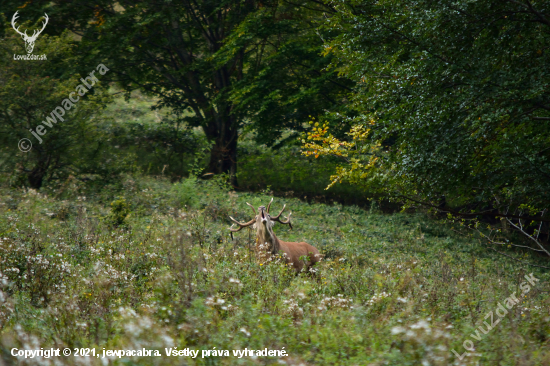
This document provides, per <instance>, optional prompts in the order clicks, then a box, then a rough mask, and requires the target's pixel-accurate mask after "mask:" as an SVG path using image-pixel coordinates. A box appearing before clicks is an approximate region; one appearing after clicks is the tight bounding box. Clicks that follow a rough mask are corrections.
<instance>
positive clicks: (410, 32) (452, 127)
mask: <svg viewBox="0 0 550 366" xmlns="http://www.w3.org/2000/svg"><path fill="white" fill-rule="evenodd" d="M331 4H332V5H334V7H335V11H334V12H333V13H331V14H330V16H329V17H328V19H327V21H326V22H325V23H324V24H323V26H324V27H325V28H327V29H329V30H333V31H334V32H333V33H334V34H337V36H336V37H335V38H333V39H332V40H330V41H328V42H327V44H326V51H325V52H326V53H327V54H331V55H334V56H335V62H336V63H335V65H334V66H335V67H338V69H339V71H340V72H341V73H342V74H343V75H345V76H347V77H349V78H351V79H353V80H354V81H355V82H356V83H357V84H356V87H355V90H354V92H353V93H352V94H351V98H350V101H351V103H350V108H351V109H352V110H353V111H355V113H356V117H353V118H351V117H350V118H349V121H350V122H349V123H352V124H353V125H355V126H356V127H359V128H360V129H361V131H362V132H368V133H366V134H365V135H363V136H360V137H358V136H356V141H355V143H353V144H351V145H349V146H346V145H340V144H338V143H337V144H335V145H332V146H331V145H330V143H331V142H334V141H330V139H321V140H322V141H321V143H320V145H322V146H318V147H319V148H320V149H321V147H323V148H324V150H323V153H327V154H334V153H335V154H337V155H340V156H342V152H345V153H344V154H345V155H346V156H345V157H346V158H347V161H346V162H343V165H342V167H343V168H344V169H343V170H341V171H340V172H339V174H338V179H347V180H348V181H351V182H353V183H357V184H361V185H364V186H367V187H369V190H371V191H375V190H377V191H382V192H384V193H385V194H386V195H388V196H393V197H398V198H400V199H404V198H411V199H414V200H417V201H420V202H423V203H425V204H428V205H432V206H435V207H438V206H439V207H443V208H447V209H448V210H449V208H450V207H453V208H455V209H456V210H457V211H459V210H461V209H460V208H461V207H462V209H463V213H466V214H467V213H469V212H470V210H472V212H475V213H476V214H484V213H486V214H490V215H494V214H501V215H508V217H509V218H513V217H514V215H516V216H521V217H524V218H526V219H532V218H533V217H534V216H537V217H539V218H540V213H541V212H543V211H544V210H546V212H547V209H548V207H550V195H549V193H548V192H549V190H550V186H549V182H550V179H548V178H549V177H550V123H549V121H550V114H549V112H548V111H549V110H550V105H549V104H548V100H549V97H550V89H549V87H548V86H549V83H550V73H549V72H548V70H549V66H550V54H549V52H548V40H549V39H550V38H549V36H550V22H549V20H548V19H550V7H549V6H550V5H549V4H548V3H547V2H536V3H535V2H529V1H497V2H491V1H475V2H472V1H442V2H441V1H440V2H433V1H424V0H420V1H408V2H405V3H403V2H402V1H393V0H390V1H353V0H351V1H338V2H331ZM342 118H343V119H344V120H345V119H346V117H344V116H342ZM367 130H368V131H367ZM337 142H339V141H337ZM377 144H380V145H381V146H380V147H377ZM338 150H340V152H338ZM372 154H375V156H377V157H378V159H377V160H376V163H375V164H370V165H369V164H368V163H370V162H372V160H371V158H372V156H373V155H372ZM450 211H453V210H450ZM545 217H546V220H547V219H548V216H545Z"/></svg>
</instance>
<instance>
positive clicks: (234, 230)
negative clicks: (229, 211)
mask: <svg viewBox="0 0 550 366" xmlns="http://www.w3.org/2000/svg"><path fill="white" fill-rule="evenodd" d="M229 218H230V219H231V221H233V222H234V223H235V224H237V225H239V228H238V229H233V225H231V227H230V228H229V231H231V239H233V233H236V232H237V231H240V230H241V229H242V228H243V227H247V226H250V225H252V224H254V223H255V222H256V219H255V218H254V219H252V220H250V221H249V222H246V223H244V224H243V223H240V222H238V221H237V220H235V219H234V218H232V217H231V216H229Z"/></svg>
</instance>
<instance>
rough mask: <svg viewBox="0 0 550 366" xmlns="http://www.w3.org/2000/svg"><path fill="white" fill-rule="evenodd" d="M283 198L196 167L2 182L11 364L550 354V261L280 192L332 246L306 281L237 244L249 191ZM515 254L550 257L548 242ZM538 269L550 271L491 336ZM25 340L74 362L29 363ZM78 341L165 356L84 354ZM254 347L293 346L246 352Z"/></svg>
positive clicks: (505, 358)
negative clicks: (176, 176)
mask: <svg viewBox="0 0 550 366" xmlns="http://www.w3.org/2000/svg"><path fill="white" fill-rule="evenodd" d="M289 196H291V195H289ZM270 198H271V192H269V191H264V192H259V193H247V192H235V191H233V190H231V189H230V187H228V186H227V185H226V184H224V183H223V181H222V180H219V179H213V180H209V181H202V180H199V179H196V178H189V179H185V180H183V181H181V182H179V183H170V182H169V180H168V179H160V178H158V179H157V178H148V177H140V176H127V177H125V178H124V179H123V181H122V182H121V183H120V184H119V185H113V186H105V187H102V188H101V189H98V188H97V186H95V188H94V189H93V190H92V189H90V188H89V185H87V183H85V182H82V181H80V180H76V179H72V180H69V181H67V182H66V183H65V184H64V185H62V186H60V187H57V188H56V189H51V188H47V187H46V188H44V189H42V190H41V191H40V192H37V191H34V190H24V189H14V188H1V189H0V355H1V356H0V364H5V365H19V364H28V365H46V364H62V365H65V364H66V365H88V364H89V365H106V364H112V365H172V364H174V365H176V364H177V365H181V364H183V365H264V364H265V365H270V364H273V365H275V364H283V365H475V364H479V365H548V364H550V348H549V346H550V313H549V305H550V297H549V295H548V292H549V291H550V285H549V282H548V280H549V279H550V275H549V273H548V271H547V270H546V269H543V268H539V267H533V266H527V265H525V264H524V263H522V262H520V261H517V260H513V259H511V258H509V257H506V256H504V255H502V254H500V253H498V252H495V251H493V250H490V248H488V247H487V246H486V244H485V243H484V242H483V241H481V240H480V239H479V238H478V237H471V236H467V235H466V233H465V232H463V231H461V228H460V226H456V227H455V226H452V225H451V224H449V223H445V222H439V221H437V220H436V219H435V218H433V217H429V216H427V215H426V214H424V213H414V214H410V213H396V214H392V215H389V214H382V213H381V212H380V210H379V209H378V206H377V204H376V202H373V204H372V205H371V208H370V209H367V210H364V209H360V208H358V207H356V206H342V205H339V204H319V203H307V202H304V201H300V200H298V199H297V198H293V197H275V200H274V203H273V206H272V207H273V210H278V209H280V208H281V207H282V205H283V203H286V204H287V207H288V208H289V209H290V210H291V211H292V217H293V226H294V230H292V231H291V230H289V228H288V227H286V226H283V225H276V226H275V228H274V230H275V232H276V234H277V235H278V236H279V237H280V238H281V239H283V240H287V241H306V242H308V243H310V244H312V245H314V246H316V247H317V248H318V249H319V250H320V251H321V253H322V254H323V256H324V259H323V261H322V262H321V263H320V264H319V265H318V268H317V269H318V272H317V274H311V273H302V274H300V275H295V273H294V272H293V270H291V269H289V268H288V267H287V266H286V265H284V264H283V263H281V262H280V261H279V260H273V261H270V262H261V263H260V262H258V261H257V259H256V258H255V255H254V252H253V251H252V247H253V246H254V233H253V232H250V231H248V230H242V231H241V232H239V233H236V234H235V235H234V237H235V238H234V240H232V239H231V237H230V236H229V231H228V230H227V228H228V227H229V226H230V221H229V218H228V217H229V215H231V216H233V217H235V218H236V219H238V220H248V219H250V216H251V210H250V208H249V207H248V206H246V204H245V202H250V203H251V204H253V205H254V206H256V207H257V206H259V205H261V204H264V205H265V204H267V202H268V201H269V199H270ZM512 239H513V238H512ZM498 250H499V252H501V253H503V254H506V255H509V256H512V257H514V258H517V259H519V260H521V261H524V262H530V263H535V264H539V265H543V266H544V265H545V261H544V258H538V257H536V256H535V255H534V254H533V253H531V252H519V251H518V250H519V249H515V250H513V248H506V247H504V248H498ZM531 273H533V276H534V277H535V278H537V279H539V282H536V284H535V285H533V286H532V288H531V289H530V291H529V292H528V293H526V294H525V295H522V297H519V298H518V300H519V303H518V304H515V306H514V307H512V308H511V309H510V310H509V311H508V313H507V314H506V315H505V316H504V317H502V319H501V320H500V322H499V323H498V324H496V325H494V327H493V329H491V330H489V331H488V332H487V334H484V333H479V331H478V332H477V333H476V330H478V329H479V327H480V326H483V328H484V329H487V328H486V327H485V325H483V324H484V322H488V320H487V318H486V317H487V314H488V313H489V312H491V311H494V310H495V309H496V308H497V307H498V304H499V303H503V302H504V301H505V300H506V299H507V298H508V297H509V296H510V294H512V293H515V294H516V295H519V294H520V293H521V291H520V287H519V286H520V285H521V283H523V282H525V277H524V276H525V275H528V274H531ZM472 335H474V336H472ZM465 340H470V341H471V343H472V344H473V347H474V348H473V349H472V350H471V351H470V352H469V353H470V355H465V356H464V357H463V358H462V360H460V358H459V357H457V356H456V355H455V354H454V353H453V352H452V350H453V349H454V350H455V351H456V353H458V354H459V355H462V354H464V352H465V350H464V346H463V345H464V342H465ZM468 345H469V343H468ZM13 348H17V349H21V350H25V349H28V350H30V349H35V350H36V349H40V348H44V349H48V348H59V349H63V348H70V349H71V350H73V355H71V356H68V357H67V356H60V357H51V358H47V359H46V358H43V357H35V358H27V359H24V358H17V357H14V356H12V355H11V352H12V349H13ZM76 348H78V349H81V348H85V349H86V348H94V349H95V350H96V353H98V352H99V353H101V354H102V352H103V349H105V350H142V349H146V350H157V351H158V352H159V353H160V354H161V356H132V355H128V356H127V355H124V356H120V357H119V356H118V355H111V356H109V357H106V358H103V357H99V358H98V357H82V356H80V357H77V356H74V349H76ZM168 349H171V350H186V349H187V350H194V351H200V352H199V354H198V356H197V357H196V358H192V357H189V356H173V355H172V356H167V355H166V352H167V350H168ZM244 349H248V350H251V349H252V350H265V349H267V350H279V351H280V350H284V351H285V353H286V354H287V356H281V355H280V354H279V355H275V356H274V355H273V354H271V355H269V354H268V355H267V356H264V355H246V356H243V357H241V358H239V357H238V356H233V354H232V351H233V350H244ZM203 350H204V351H207V350H210V351H212V350H216V351H219V350H227V351H228V353H230V355H229V356H223V354H224V352H221V354H222V356H218V355H213V354H214V352H210V353H209V354H210V355H209V356H205V357H202V351H203ZM217 353H218V352H216V353H215V354H217ZM182 354H183V352H182Z"/></svg>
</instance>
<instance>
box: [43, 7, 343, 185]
mask: <svg viewBox="0 0 550 366" xmlns="http://www.w3.org/2000/svg"><path fill="white" fill-rule="evenodd" d="M308 5H309V6H308ZM35 8H39V9H42V10H43V11H44V12H48V13H49V14H50V16H51V17H58V18H63V20H64V22H63V24H60V23H54V24H52V25H51V26H50V27H49V28H48V30H47V31H48V32H51V33H56V32H59V31H60V29H64V28H69V29H71V30H72V31H74V32H75V33H76V34H78V35H79V37H81V38H80V41H79V42H75V43H74V45H75V47H77V50H76V52H75V53H76V55H78V57H77V63H78V66H79V67H86V65H95V64H97V63H99V62H101V63H104V64H106V65H108V67H110V68H113V69H115V70H116V72H115V73H113V74H112V75H111V78H112V79H111V80H113V81H117V82H118V84H119V85H120V86H122V87H123V88H124V89H125V90H126V91H127V92H130V91H132V90H135V89H140V90H142V91H144V92H147V93H150V94H153V95H155V96H157V97H158V98H159V99H158V106H159V107H162V106H168V107H170V108H172V109H173V111H174V113H175V117H176V118H175V122H176V123H179V122H184V123H186V124H187V125H190V126H193V127H198V126H200V127H201V128H202V129H203V131H204V134H205V136H206V138H207V139H208V140H209V141H210V142H211V143H212V147H211V149H210V161H209V163H208V170H209V172H211V173H216V174H219V173H229V174H230V176H231V179H232V183H233V184H234V185H236V184H237V181H236V176H235V174H236V169H237V160H238V159H237V158H238V157H237V139H238V136H239V133H240V131H241V129H242V128H243V127H245V126H246V128H248V129H254V130H256V131H257V132H258V134H257V136H258V139H259V140H261V141H262V142H267V143H270V144H273V143H275V142H276V141H277V139H278V138H279V137H280V136H281V134H282V132H284V131H285V130H286V129H288V128H292V129H298V130H301V129H302V125H303V123H304V120H305V119H306V118H307V116H308V115H318V114H321V113H324V112H323V111H324V110H325V109H327V108H329V109H330V108H332V107H333V106H334V107H336V108H338V106H339V108H342V92H343V91H346V89H347V86H346V85H345V84H346V82H345V81H340V80H339V78H338V77H337V76H336V74H335V73H334V72H331V71H327V70H325V67H326V66H327V65H328V64H329V62H330V57H328V56H323V55H321V52H320V51H321V49H322V40H321V38H320V37H319V36H318V35H317V34H316V30H315V27H313V26H312V23H313V22H314V20H315V19H320V17H321V16H322V12H323V10H325V9H326V8H327V7H326V6H324V5H322V4H320V3H318V2H315V1H312V2H310V3H308V4H304V5H300V6H298V5H294V4H291V3H287V2H279V1H240V0H239V1H235V0H225V1H218V0H216V1H211V0H207V1H199V2H194V1H184V2H167V3H163V4H162V5H160V4H159V3H158V2H156V1H150V0H143V1H138V2H131V3H124V2H119V1H111V0H105V1H96V2H95V3H94V6H93V7H92V6H89V4H88V2H87V1H72V2H56V1H54V2H51V1H38V2H36V4H35ZM35 11H36V9H35ZM122 35H123V36H122ZM294 137H295V136H294Z"/></svg>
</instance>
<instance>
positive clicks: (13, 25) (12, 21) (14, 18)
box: [11, 10, 28, 37]
mask: <svg viewBox="0 0 550 366" xmlns="http://www.w3.org/2000/svg"><path fill="white" fill-rule="evenodd" d="M17 13H19V10H18V11H16V12H15V14H13V17H12V18H11V26H12V27H13V29H15V31H16V32H17V33H19V34H20V35H22V36H24V37H28V36H27V31H25V33H21V32H19V27H21V26H19V27H17V28H15V20H16V19H17V18H18V16H17Z"/></svg>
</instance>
